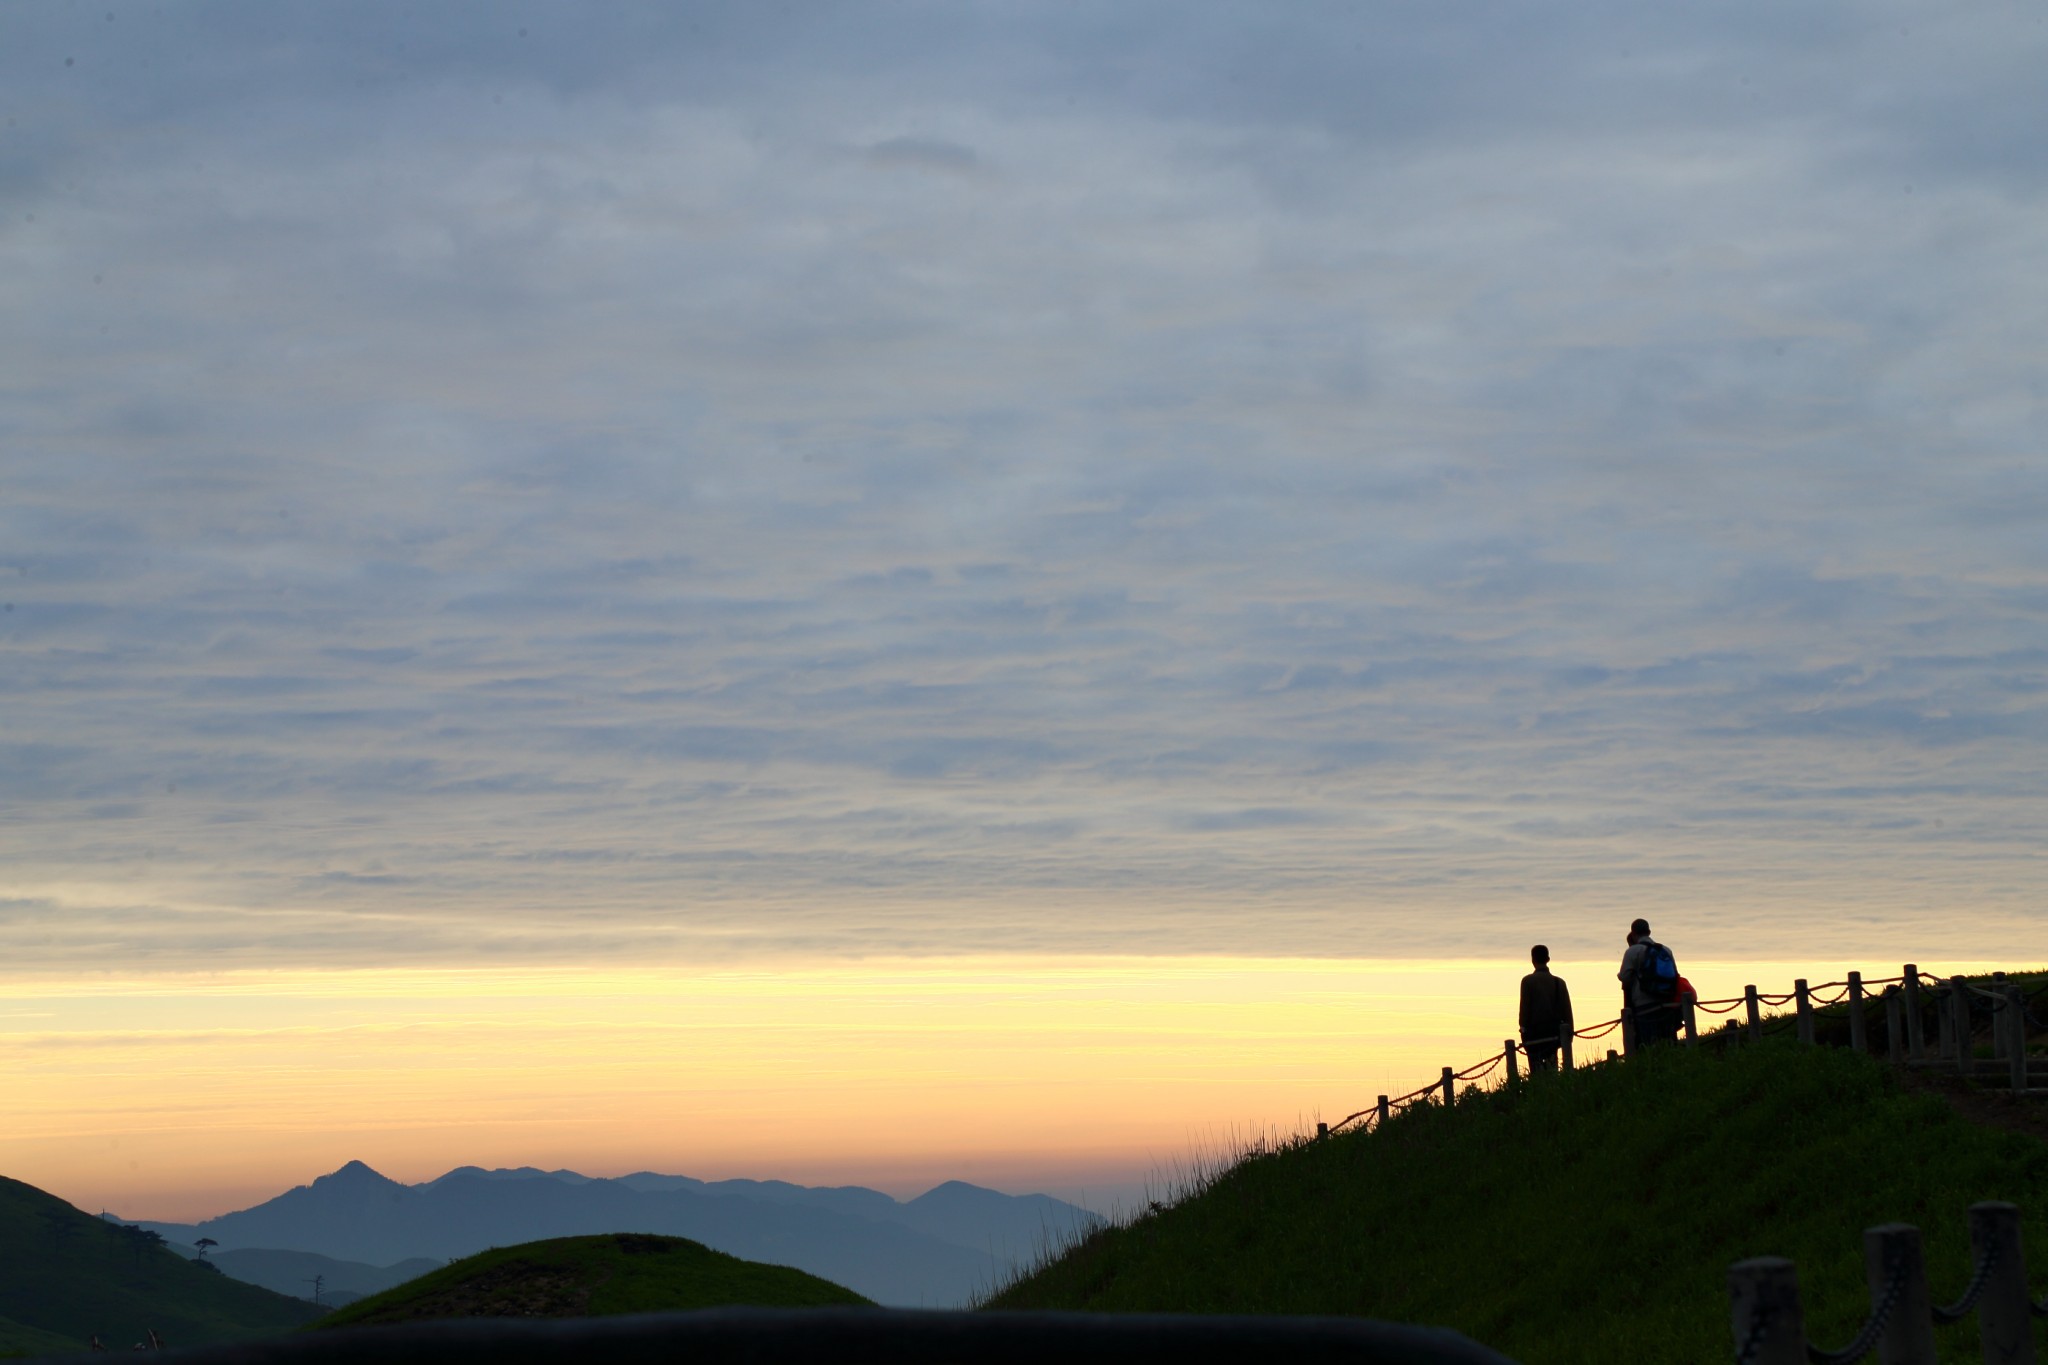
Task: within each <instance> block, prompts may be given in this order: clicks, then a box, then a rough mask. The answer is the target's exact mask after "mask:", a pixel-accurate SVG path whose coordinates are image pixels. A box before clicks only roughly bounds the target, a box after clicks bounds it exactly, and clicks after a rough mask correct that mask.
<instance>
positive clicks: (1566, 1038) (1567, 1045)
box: [1557, 1019, 1572, 1071]
mask: <svg viewBox="0 0 2048 1365" xmlns="http://www.w3.org/2000/svg"><path fill="white" fill-rule="evenodd" d="M1557 1068H1558V1070H1560V1071H1570V1070H1571V1069H1572V1021H1571V1020H1569V1019H1567V1020H1565V1021H1564V1027H1563V1028H1562V1029H1560V1030H1559V1031H1558V1038H1557Z"/></svg>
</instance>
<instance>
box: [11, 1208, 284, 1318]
mask: <svg viewBox="0 0 2048 1365" xmlns="http://www.w3.org/2000/svg"><path fill="white" fill-rule="evenodd" d="M317 1312H318V1310H317V1309H315V1308H314V1307H313V1305H312V1304H310V1303H306V1302H303V1301H302V1300H299V1299H294V1298H288V1297H286V1296H285V1295H283V1294H273V1293H272V1292H270V1291H269V1290H268V1289H262V1288H259V1287H257V1286H256V1285H253V1284H244V1283H242V1282H241V1281H240V1280H232V1279H229V1278H228V1277H227V1276H225V1275H222V1274H220V1273H219V1272H218V1271H214V1270H209V1269H205V1268H203V1267H200V1266H196V1265H194V1264H192V1263H191V1262H190V1261H188V1260H187V1259H185V1258H184V1257H182V1256H179V1255H177V1254H175V1253H174V1252H171V1251H168V1250H166V1249H164V1248H163V1247H161V1246H154V1247H153V1246H148V1245H145V1244H143V1243H141V1242H140V1241H138V1239H136V1238H135V1237H134V1235H133V1234H130V1233H126V1232H123V1231H122V1230H121V1228H120V1227H118V1226H116V1225H115V1224H112V1223H108V1222H105V1221H103V1220H101V1219H98V1218H95V1217H93V1216H92V1215H91V1214H89V1213H84V1212H82V1211H80V1210H78V1209H75V1208H73V1207H72V1206H71V1205H69V1204H67V1203H65V1202H64V1201H63V1200H61V1199H59V1198H57V1197H56V1196H55V1195H52V1194H47V1193H45V1192H44V1191H42V1190H39V1189H37V1188H36V1187H35V1186H33V1185H25V1184H23V1183H22V1182H20V1181H18V1180H8V1179H5V1178H0V1318H4V1319H5V1320H6V1321H5V1322H4V1323H0V1350H5V1349H23V1350H32V1351H35V1352H37V1353H39V1354H46V1353H48V1352H50V1351H52V1350H55V1349H60V1348H58V1347H56V1346H53V1345H52V1344H51V1342H50V1340H49V1339H50V1338H58V1339H61V1341H62V1347H61V1349H63V1350H67V1351H78V1350H83V1349H84V1348H85V1344H86V1342H87V1341H88V1340H89V1339H90V1338H91V1337H92V1336H93V1334H95V1333H97V1334H99V1336H100V1338H101V1340H102V1341H104V1342H105V1343H106V1344H107V1345H108V1346H109V1347H111V1348H113V1349H115V1350H124V1351H125V1350H127V1349H128V1348H129V1347H130V1346H132V1345H133V1344H134V1343H136V1342H138V1341H141V1340H142V1339H143V1336H144V1333H145V1331H146V1330H147V1329H149V1328H155V1329H156V1331H157V1332H158V1334H159V1335H161V1336H162V1337H163V1339H164V1340H165V1341H166V1342H168V1343H169V1344H171V1345H172V1346H197V1345H204V1344H206V1343H209V1342H216V1341H235V1340H241V1339H244V1338H249V1337H259V1336H265V1335H269V1334H273V1333H277V1332H282V1331H286V1330H289V1329H290V1328H292V1327H295V1326H297V1325H298V1324H300V1323H302V1322H305V1321H306V1320H307V1319H308V1318H311V1317H313V1316H315V1315H316V1314H317ZM11 1334H12V1335H11ZM17 1335H19V1336H21V1338H22V1340H23V1342H24V1344H23V1345H22V1346H21V1347H19V1348H14V1347H13V1346H12V1343H13V1342H14V1341H15V1340H16V1336H17ZM31 1337H32V1338H33V1340H30V1339H29V1338H31Z"/></svg>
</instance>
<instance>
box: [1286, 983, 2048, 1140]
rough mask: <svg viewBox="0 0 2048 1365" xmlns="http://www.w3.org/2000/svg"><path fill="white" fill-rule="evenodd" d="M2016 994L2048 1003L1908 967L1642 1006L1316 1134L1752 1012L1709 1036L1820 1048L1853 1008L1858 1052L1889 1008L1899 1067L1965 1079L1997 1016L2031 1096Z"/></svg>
mask: <svg viewBox="0 0 2048 1365" xmlns="http://www.w3.org/2000/svg"><path fill="white" fill-rule="evenodd" d="M1830 992H1832V993H1830ZM2013 996H2018V997H2019V998H2020V1000H2021V1001H2022V1002H2023V1006H2024V1002H2025V1001H2028V1000H2032V999H2039V998H2043V997H2048V983H2043V984H2042V985H2040V986H2037V987H2036V988H2035V989H2034V990H2033V991H2032V992H2031V993H2025V992H2022V991H2021V988H2020V987H2019V986H2018V985H2017V984H2016V983H2012V982H2007V981H2005V980H2004V979H2003V974H2002V973H2001V974H2000V976H1999V977H1998V978H1997V979H1996V980H1995V981H1994V985H1993V986H1992V987H1991V988H1987V987H1985V986H1981V985H1979V984H1977V983H1976V982H1973V981H1969V980H1966V979H1965V978H1963V977H1960V976H1947V977H1943V976H1939V975H1937V974H1935V973H1933V972H1923V971H1921V970H1920V969H1919V968H1918V967H1916V966H1914V965H1912V964H1910V963H1909V964H1907V966H1906V969H1905V971H1904V972H1903V973H1902V974H1900V975H1898V976H1882V977H1864V976H1862V975H1861V974H1860V973H1857V972H1851V973H1849V976H1848V978H1847V979H1846V980H1842V981H1824V982H1822V983H1820V984H1819V985H1818V986H1815V985H1810V984H1808V983H1807V982H1805V981H1803V980H1802V981H1798V982H1795V983H1794V987H1793V989H1792V990H1791V991H1788V992H1786V993H1784V994H1782V995H1778V994H1769V993H1766V992H1762V991H1759V990H1757V989H1756V988H1755V987H1754V986H1749V987H1745V988H1744V990H1743V994H1741V995H1738V996H1727V997H1722V998H1719V999H1713V1000H1700V999H1697V998H1692V997H1688V998H1683V999H1680V1000H1677V1001H1670V1002H1665V1003H1662V1004H1657V1005H1649V1006H1639V1007H1635V1008H1633V1009H1624V1010H1623V1011H1622V1013H1621V1015H1620V1016H1619V1017H1617V1018H1613V1019H1608V1020H1604V1021H1602V1022H1601V1023H1598V1024H1589V1025H1587V1026H1586V1027H1584V1028H1572V1029H1570V1030H1569V1031H1565V1032H1561V1033H1559V1034H1558V1035H1556V1036H1554V1037H1549V1038H1525V1039H1523V1040H1522V1042H1521V1043H1520V1044H1517V1043H1516V1042H1515V1041H1514V1040H1513V1039H1508V1040H1505V1041H1504V1043H1503V1045H1502V1050H1501V1051H1499V1052H1497V1053H1495V1054H1493V1055H1492V1056H1491V1057H1488V1058H1486V1059H1484V1060H1483V1061H1479V1062H1475V1063H1473V1064H1472V1065H1470V1066H1468V1067H1465V1068H1464V1069H1462V1070H1457V1069H1454V1068H1451V1067H1445V1068H1444V1069H1443V1071H1442V1073H1441V1075H1440V1076H1439V1077H1438V1079H1436V1080H1434V1081H1431V1082H1429V1083H1428V1084H1426V1085H1422V1086H1419V1087H1417V1088H1416V1089H1414V1090H1411V1091H1409V1092H1408V1093H1407V1094H1405V1095H1401V1096H1393V1097H1390V1096H1381V1097H1380V1099H1379V1100H1378V1102H1377V1103H1375V1104H1373V1105H1371V1106H1368V1107H1367V1108H1364V1109H1360V1110H1357V1111H1356V1112H1354V1113H1350V1114H1346V1115H1345V1116H1344V1117H1343V1118H1341V1119H1339V1120H1337V1121H1336V1122H1335V1123H1332V1124H1321V1123H1319V1124H1317V1125H1316V1131H1317V1136H1319V1137H1320V1136H1326V1135H1328V1134H1330V1133H1334V1132H1338V1131H1340V1130H1343V1129H1351V1128H1354V1126H1355V1131H1359V1132H1372V1131H1375V1130H1377V1129H1378V1128H1379V1127H1380V1125H1381V1124H1383V1123H1385V1122H1386V1121H1387V1120H1389V1119H1390V1118H1392V1117H1393V1116H1394V1115H1395V1114H1397V1113H1405V1112H1406V1111H1407V1110H1409V1109H1412V1108H1414V1107H1415V1106H1417V1105H1421V1106H1424V1107H1428V1106H1432V1105H1443V1106H1449V1105H1452V1104H1455V1103H1456V1101H1457V1094H1456V1089H1457V1087H1458V1086H1459V1085H1460V1084H1463V1085H1464V1086H1465V1087H1466V1089H1468V1090H1470V1089H1471V1088H1473V1087H1474V1086H1475V1085H1476V1084H1477V1083H1478V1082H1481V1081H1484V1080H1486V1079H1487V1078H1489V1077H1490V1076H1492V1075H1493V1073H1494V1072H1496V1071H1498V1070H1500V1069H1501V1068H1502V1066H1503V1064H1505V1067H1506V1070H1507V1076H1506V1079H1505V1082H1504V1084H1509V1085H1512V1084H1515V1083H1516V1082H1518V1081H1519V1080H1520V1079H1521V1076H1522V1068H1521V1067H1520V1066H1519V1065H1518V1064H1517V1062H1518V1059H1519V1058H1523V1057H1531V1049H1536V1050H1537V1054H1538V1055H1537V1056H1536V1057H1532V1058H1531V1068H1530V1070H1531V1074H1533V1072H1534V1070H1535V1069H1536V1067H1535V1063H1536V1062H1537V1061H1539V1060H1540V1061H1542V1062H1543V1063H1544V1065H1545V1067H1546V1069H1547V1067H1548V1066H1550V1065H1552V1064H1553V1063H1554V1062H1555V1061H1557V1060H1559V1054H1561V1061H1562V1065H1563V1067H1564V1069H1567V1070H1569V1069H1573V1067H1574V1066H1575V1063H1574V1062H1573V1059H1572V1047H1571V1044H1572V1043H1573V1042H1578V1041H1584V1042H1594V1041H1598V1040H1599V1039H1602V1038H1607V1037H1610V1036H1611V1035H1613V1034H1614V1033H1615V1032H1616V1031H1617V1030H1618V1031H1620V1033H1621V1035H1622V1042H1623V1047H1624V1050H1625V1051H1626V1052H1627V1053H1628V1054H1630V1055H1633V1054H1634V1053H1635V1051H1636V1050H1637V1048H1638V1046H1639V1045H1640V1040H1639V1039H1638V1038H1637V1037H1636V1030H1635V1029H1634V1028H1633V1027H1632V1023H1631V1021H1632V1019H1633V1021H1634V1022H1635V1023H1640V1024H1642V1025H1643V1026H1644V1029H1645V1033H1646V1036H1648V1034H1649V1033H1653V1032H1654V1033H1655V1034H1656V1035H1657V1036H1658V1037H1659V1038H1663V1039H1669V1038H1671V1037H1672V1036H1673V1035H1682V1036H1683V1038H1684V1040H1685V1041H1686V1042H1687V1043H1688V1044H1695V1043H1697V1042H1698V1040H1699V1038H1700V1036H1701V1029H1700V1026H1698V1025H1697V1024H1696V1023H1695V1016H1696V1015H1699V1014H1704V1015H1710V1016H1714V1015H1732V1014H1733V1013H1735V1011H1736V1010H1738V1009H1741V1008H1743V1007H1744V1006H1749V1007H1750V1017H1749V1020H1748V1023H1747V1025H1746V1027H1745V1026H1742V1025H1740V1024H1739V1021H1737V1020H1735V1019H1729V1020H1728V1021H1727V1022H1726V1023H1725V1024H1723V1025H1719V1026H1717V1028H1716V1029H1713V1030H1708V1031H1707V1032H1708V1034H1709V1036H1712V1037H1715V1038H1717V1039H1733V1038H1736V1037H1738V1036H1741V1035H1744V1034H1746V1035H1747V1036H1748V1037H1749V1038H1751V1039H1753V1040H1754V1039H1760V1038H1776V1037H1780V1036H1783V1035H1786V1034H1796V1035H1797V1036H1798V1038H1799V1041H1800V1042H1802V1043H1817V1042H1819V1041H1821V1039H1820V1036H1819V1032H1820V1030H1819V1025H1820V1022H1821V1016H1820V1014H1819V1012H1820V1011H1822V1010H1830V1011H1832V1010H1834V1009H1835V1008H1836V1007H1838V1006H1843V1005H1846V1006H1848V1009H1847V1011H1846V1013H1847V1015H1848V1023H1849V1027H1848V1035H1849V1045H1850V1046H1851V1047H1855V1048H1859V1049H1865V1050H1869V1048H1870V1040H1869V1037H1868V1034H1869V1032H1870V1030H1871V1023H1870V1020H1869V1018H1868V1017H1867V1014H1866V1011H1867V1010H1869V1009H1870V1008H1871V1007H1880V1008H1881V1009H1882V1012H1883V1022H1882V1026H1883V1029H1884V1034H1885V1040H1884V1041H1885V1044H1886V1045H1887V1046H1888V1047H1889V1050H1890V1053H1891V1057H1892V1060H1893V1061H1894V1062H1918V1063H1920V1064H1923V1065H1930V1064H1933V1063H1934V1062H1935V1061H1936V1060H1937V1053H1938V1057H1939V1058H1940V1059H1947V1060H1948V1061H1952V1062H1953V1063H1954V1064H1955V1065H1956V1066H1957V1067H1958V1068H1960V1069H1962V1070H1963V1071H1964V1072H1965V1074H1975V1073H1974V1061H1975V1058H1974V1053H1973V1051H1972V1047H1973V1045H1974V1044H1973V1040H1972V1038H1971V1037H1970V1036H1969V1031H1970V1030H1973V1029H1974V1028H1975V1027H1976V1022H1975V1021H1977V1020H1980V1019H1982V1018H1983V1017H1984V1016H1985V1015H1986V1014H1987V1013H1988V1014H1989V1015H1990V1016H1991V1017H1992V1019H1993V1026H1994V1037H1995V1040H1996V1042H1997V1047H1996V1049H1995V1050H1996V1051H1997V1053H1998V1055H1999V1056H2000V1057H2001V1058H2004V1059H2006V1060H2007V1061H2008V1062H2009V1066H2010V1072H2011V1080H2012V1084H2013V1087H2014V1089H2015V1090H2023V1089H2027V1088H2028V1085H2027V1074H2028V1073H2027V1068H2026V1053H2025V1042H2024V1037H2025V1027H2024V1025H2026V1024H2031V1025H2032V1026H2033V1027H2035V1028H2043V1027H2048V1025H2043V1024H2042V1022H2041V1021H2040V1020H2039V1019H2037V1018H2035V1017H2034V1014H2033V1011H2032V1010H2030V1009H2025V1008H2024V1007H2023V1008H2022V1010H2021V1011H2019V1013H2020V1014H2021V1015H2022V1016H2023V1022H2022V1023H2013V1024H2007V1023H2005V1022H2001V1021H2002V1020H2004V1018H2005V1016H2006V1015H2007V1014H2008V1012H2009V1006H2010V1005H2011V1003H2012V998H2011V997H2013ZM1970 999H1982V1000H1985V1001H1988V1002H1989V1006H1990V1008H1989V1010H1988V1011H1986V1010H1981V1009H1980V1010H1976V1011H1970V1010H1967V1009H1966V1008H1965V1006H1964V1004H1963V1001H1964V1000H1970ZM1785 1005H1793V1006H1796V1008H1795V1009H1794V1010H1792V1011H1789V1012H1783V1013H1780V1012H1778V1009H1779V1007H1782V1006H1785ZM1762 1007H1769V1008H1770V1009H1772V1011H1773V1013H1772V1014H1771V1015H1769V1016H1768V1017H1762V1016H1760V1015H1759V1014H1758V1012H1757V1011H1758V1009H1759V1008H1762ZM1930 1009H1931V1010H1932V1012H1933V1016H1934V1019H1935V1022H1936V1023H1937V1025H1938V1028H1937V1029H1936V1033H1937V1034H1938V1035H1939V1042H1938V1044H1935V1043H1934V1042H1933V1041H1932V1040H1930V1039H1928V1038H1927V1037H1926V1030H1927V1018H1926V1016H1927V1013H1928V1011H1929V1010H1930ZM1674 1011H1675V1012H1676V1014H1677V1016H1678V1017H1677V1018H1676V1019H1673V1018H1672V1014H1671V1012H1674ZM1828 1017H1829V1018H1830V1019H1831V1020H1832V1021H1833V1022H1832V1023H1831V1024H1830V1025H1829V1028H1830V1030H1831V1032H1830V1034H1829V1037H1830V1038H1831V1039H1832V1040H1834V1041H1839V1040H1840V1039H1841V1037H1842V1031H1841V1023H1842V1015H1841V1014H1830V1015H1829V1016H1828ZM1652 1021H1654V1028H1653V1027H1652ZM2000 1030H2006V1032H2001V1031H2000ZM2008 1032H2009V1033H2011V1034H2012V1035H2015V1037H2016V1038H2017V1041H2010V1040H2009V1039H2008V1036H2007V1034H2008ZM1652 1041H1655V1039H1653V1040H1652ZM1608 1056H1609V1058H1613V1057H1614V1056H1615V1053H1614V1052H1612V1051H1610V1052H1609V1053H1608ZM2029 1093H2037V1094H2038V1093H2042V1092H2041V1091H2029Z"/></svg>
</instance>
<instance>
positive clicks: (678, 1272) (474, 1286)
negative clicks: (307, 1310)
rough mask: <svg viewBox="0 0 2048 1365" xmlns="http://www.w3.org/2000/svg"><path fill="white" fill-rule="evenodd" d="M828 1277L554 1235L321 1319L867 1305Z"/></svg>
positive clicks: (671, 1241) (628, 1239) (647, 1239)
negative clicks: (554, 1236) (742, 1306)
mask: <svg viewBox="0 0 2048 1365" xmlns="http://www.w3.org/2000/svg"><path fill="white" fill-rule="evenodd" d="M867 1302H868V1300H866V1299H864V1298H862V1297H861V1296H860V1295H858V1294H856V1293H854V1292H853V1291H852V1290H851V1289H843V1288H841V1287H840V1286H838V1285H836V1284H833V1283H832V1282H831V1281H829V1280H821V1279H819V1278H818V1277H816V1276H815V1275H806V1274H805V1273H804V1272H803V1271H801V1270H791V1269H790V1268H789V1267H787V1266H779V1265H762V1264H760V1263H759V1262H757V1261H743V1260H741V1259H739V1258H738V1257H737V1256H728V1255H726V1254H725V1253H724V1252H720V1251H713V1250H711V1249H710V1248H709V1247H706V1246H704V1245H702V1244H701V1243H698V1242H692V1241H689V1240H687V1239H685V1238H682V1237H657V1236H654V1235H652V1234H649V1233H637V1232H620V1233H606V1234H603V1235H601V1236H596V1237H557V1238H553V1239H551V1240H549V1241H544V1242H527V1243H524V1244H523V1245H520V1246H515V1247H503V1248H498V1249H494V1250H491V1251H485V1252H480V1253H478V1254H477V1255H475V1256H469V1257H465V1258H464V1259H462V1260H460V1261H457V1262H455V1264H453V1265H451V1266H447V1267H445V1268H443V1269H440V1270H436V1271H433V1272H432V1273H430V1274H426V1275H422V1276H421V1277H420V1278H418V1279H416V1280H410V1281H407V1282H406V1283H405V1284H402V1285H399V1286H397V1287H396V1288H393V1289H387V1290H385V1291H384V1292H383V1293H381V1294H373V1295H371V1296H370V1297H369V1298H366V1299H363V1300H361V1301H360V1302H357V1303H352V1304H350V1305H348V1306H347V1307H345V1308H341V1309H337V1310H336V1311H335V1312H333V1313H330V1314H328V1315H327V1316H326V1317H325V1318H322V1319H321V1320H320V1322H319V1323H318V1324H317V1325H318V1326H321V1327H360V1326H367V1325H370V1324H372V1323H392V1322H412V1321H417V1320H421V1319H427V1318H471V1317H509V1318H536V1317H537V1318H578V1317H607V1316H610V1315H611V1314H614V1313H653V1312H661V1311H665V1310H674V1309H685V1308H721V1307H727V1306H731V1305H736V1304H743V1305H748V1306H755V1307H803V1306H819V1305H827V1304H835V1305H845V1304H865V1303H867Z"/></svg>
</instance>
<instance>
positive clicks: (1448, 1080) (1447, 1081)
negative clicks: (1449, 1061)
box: [1443, 1067, 1458, 1109]
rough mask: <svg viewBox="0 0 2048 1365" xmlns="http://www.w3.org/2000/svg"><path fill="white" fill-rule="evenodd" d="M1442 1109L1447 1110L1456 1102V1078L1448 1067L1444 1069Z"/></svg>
mask: <svg viewBox="0 0 2048 1365" xmlns="http://www.w3.org/2000/svg"><path fill="white" fill-rule="evenodd" d="M1443 1086H1444V1108H1446V1109H1449V1108H1450V1107H1451V1106H1452V1105H1454V1104H1456V1103H1457V1102H1458V1077H1457V1075H1456V1073H1454V1072H1453V1071H1452V1070H1451V1069H1450V1068H1449V1067H1445V1068H1444V1080H1443Z"/></svg>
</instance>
